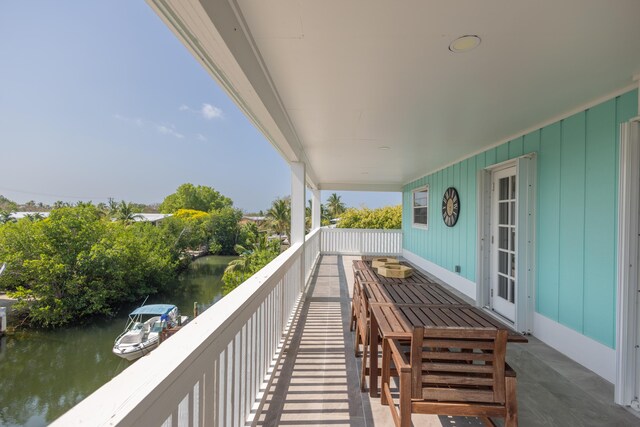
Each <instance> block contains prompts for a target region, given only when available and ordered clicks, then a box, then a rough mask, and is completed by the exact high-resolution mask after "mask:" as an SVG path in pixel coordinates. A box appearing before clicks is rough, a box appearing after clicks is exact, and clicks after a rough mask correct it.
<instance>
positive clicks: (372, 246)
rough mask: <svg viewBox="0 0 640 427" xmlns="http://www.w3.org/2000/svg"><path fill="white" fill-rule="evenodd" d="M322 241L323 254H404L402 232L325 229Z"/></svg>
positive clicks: (321, 249)
mask: <svg viewBox="0 0 640 427" xmlns="http://www.w3.org/2000/svg"><path fill="white" fill-rule="evenodd" d="M320 240H321V244H320V251H321V252H322V253H323V254H345V255H347V254H350V255H401V254H402V230H360V229H349V228H323V229H322V235H321V236H320Z"/></svg>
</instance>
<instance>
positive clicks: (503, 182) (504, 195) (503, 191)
mask: <svg viewBox="0 0 640 427" xmlns="http://www.w3.org/2000/svg"><path fill="white" fill-rule="evenodd" d="M499 197H500V198H499V199H498V200H507V199H509V177H506V178H500V196H499Z"/></svg>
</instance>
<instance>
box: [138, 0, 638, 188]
mask: <svg viewBox="0 0 640 427" xmlns="http://www.w3.org/2000/svg"><path fill="white" fill-rule="evenodd" d="M147 1H148V2H149V3H150V4H151V5H152V7H153V8H154V9H155V10H156V11H157V12H158V13H159V15H160V16H161V17H162V18H163V19H164V20H165V22H166V23H167V24H168V25H169V27H170V28H172V30H174V32H175V33H176V34H177V35H178V37H180V38H181V39H182V41H183V42H184V43H185V45H186V46H187V47H188V48H189V49H190V50H191V51H192V52H193V53H194V55H195V56H196V58H198V59H199V60H200V61H201V62H202V64H203V65H204V66H205V67H206V68H207V70H209V71H210V72H211V73H212V75H213V76H214V77H215V78H216V79H217V80H218V81H219V82H220V83H221V85H222V87H223V88H224V89H225V90H226V91H227V92H228V93H229V95H230V96H231V97H232V99H234V100H235V102H236V103H237V104H238V105H239V106H240V108H241V109H243V110H244V112H245V113H246V114H247V115H248V117H249V118H250V120H251V121H252V122H253V123H254V124H255V125H256V126H257V127H258V128H259V129H260V130H261V131H262V132H263V133H264V134H265V136H266V137H267V139H268V140H269V141H270V142H271V143H272V144H273V145H274V146H275V147H276V148H277V149H278V150H279V151H280V153H281V154H282V155H283V156H284V157H285V158H286V159H287V160H288V161H304V162H305V163H306V164H307V175H308V180H309V182H310V184H311V185H312V186H313V187H316V188H320V189H330V190H341V189H342V190H348V189H351V190H358V189H365V190H366V189H369V190H399V189H400V188H401V186H402V185H403V184H405V183H407V182H408V181H410V180H412V179H414V178H417V177H419V176H422V175H424V174H425V173H428V172H431V171H433V170H436V169H439V168H440V167H443V166H445V165H447V164H450V163H451V162H453V161H455V160H458V159H460V158H463V157H465V156H467V155H469V154H471V153H473V152H476V151H479V150H481V149H483V148H485V147H487V146H490V145H493V144H496V143H498V142H500V141H503V140H505V139H507V138H509V137H514V136H517V135H518V134H519V133H522V132H523V131H525V130H527V129H529V128H532V127H533V126H536V125H538V124H541V123H542V122H545V121H548V120H550V119H552V118H553V117H556V116H558V115H561V114H564V113H566V112H568V111H570V110H572V109H574V108H576V107H578V106H580V105H584V104H586V103H588V102H591V101H593V100H595V99H597V98H599V97H602V96H605V95H608V94H611V93H613V92H615V91H617V90H620V89H623V88H625V87H628V86H630V85H631V84H633V80H632V79H633V76H634V75H635V74H638V73H640V24H639V21H638V17H639V16H640V2H638V1H637V0H615V1H610V2H605V1H601V0H566V1H562V2H558V1H553V0H540V1H536V2H524V1H518V2H514V1H507V0H484V1H482V2H474V1H434V0H429V1H427V0H404V1H401V2H397V1H371V0H350V1H344V0H322V1H293V0H269V1H264V0H220V1H206V0H201V1H198V0H188V1H185V0H147ZM465 34H477V35H478V36H479V37H480V38H481V39H482V43H481V44H480V46H479V47H478V48H477V49H475V50H473V51H471V52H467V53H460V54H455V53H452V52H450V51H449V50H448V46H449V44H450V43H451V42H452V41H453V40H454V39H456V38H457V37H459V36H462V35H465ZM380 147H386V148H385V149H381V148H380Z"/></svg>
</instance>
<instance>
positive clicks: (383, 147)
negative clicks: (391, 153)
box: [378, 145, 389, 150]
mask: <svg viewBox="0 0 640 427" xmlns="http://www.w3.org/2000/svg"><path fill="white" fill-rule="evenodd" d="M378 149H379V150H389V147H387V146H386V145H385V146H382V147H378Z"/></svg>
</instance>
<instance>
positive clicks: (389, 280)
mask: <svg viewBox="0 0 640 427" xmlns="http://www.w3.org/2000/svg"><path fill="white" fill-rule="evenodd" d="M400 264H401V265H406V266H407V267H411V268H413V274H412V275H411V277H407V278H406V279H397V278H394V277H384V276H383V275H381V274H378V273H377V272H376V271H375V269H374V268H373V267H371V261H366V260H356V261H353V270H354V272H356V274H360V277H361V279H362V281H364V282H376V283H381V284H383V285H403V284H406V283H423V284H427V283H433V282H432V281H431V280H430V279H429V278H428V277H427V276H425V275H424V273H421V272H420V271H418V269H416V268H415V267H413V266H411V265H410V264H409V263H407V262H404V261H402V262H401V263H400Z"/></svg>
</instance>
